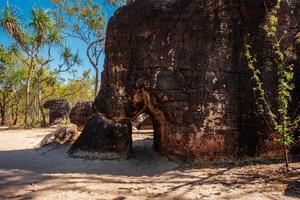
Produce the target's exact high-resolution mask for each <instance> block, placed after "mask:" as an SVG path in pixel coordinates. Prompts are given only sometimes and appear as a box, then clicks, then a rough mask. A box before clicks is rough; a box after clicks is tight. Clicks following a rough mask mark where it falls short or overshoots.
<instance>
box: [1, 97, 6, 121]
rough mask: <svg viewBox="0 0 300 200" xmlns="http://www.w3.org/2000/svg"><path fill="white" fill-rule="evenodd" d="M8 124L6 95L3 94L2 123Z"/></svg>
mask: <svg viewBox="0 0 300 200" xmlns="http://www.w3.org/2000/svg"><path fill="white" fill-rule="evenodd" d="M5 124H6V95H5V94H2V103H1V125H5Z"/></svg>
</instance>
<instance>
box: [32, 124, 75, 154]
mask: <svg viewBox="0 0 300 200" xmlns="http://www.w3.org/2000/svg"><path fill="white" fill-rule="evenodd" d="M78 137H79V133H78V130H77V126H76V125H75V124H69V125H66V126H63V127H59V128H58V129H57V130H56V131H54V132H52V133H50V134H48V135H46V136H45V137H44V139H43V140H42V141H41V142H40V143H39V144H38V145H37V146H35V148H34V149H36V150H39V149H41V148H43V147H45V146H48V145H50V144H67V143H73V142H75V140H77V138H78Z"/></svg>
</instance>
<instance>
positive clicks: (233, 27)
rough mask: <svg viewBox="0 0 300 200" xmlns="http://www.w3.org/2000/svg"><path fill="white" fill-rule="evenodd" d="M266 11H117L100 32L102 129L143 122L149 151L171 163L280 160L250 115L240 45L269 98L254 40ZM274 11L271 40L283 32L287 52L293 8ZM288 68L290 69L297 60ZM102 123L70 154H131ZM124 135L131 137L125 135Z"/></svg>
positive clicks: (156, 3) (295, 25)
mask: <svg viewBox="0 0 300 200" xmlns="http://www.w3.org/2000/svg"><path fill="white" fill-rule="evenodd" d="M272 2H273V1H266V5H265V4H264V1H262V0H261V1H260V0H257V1H253V0H246V1H239V0H229V1H225V0H219V1H215V0H136V1H134V2H133V3H130V4H129V5H128V6H125V7H122V8H120V9H119V10H118V11H117V12H116V14H115V15H114V16H113V17H112V19H111V20H110V22H109V24H108V28H107V39H106V45H105V47H106V49H105V55H106V59H105V67H104V71H103V74H102V82H101V90H100V92H99V94H98V97H97V98H96V100H95V102H94V106H95V107H96V109H97V112H99V113H102V114H103V115H104V116H105V118H107V119H109V120H111V122H110V124H114V123H116V122H118V123H121V124H122V122H120V120H131V121H134V120H135V119H136V118H137V117H138V116H139V115H140V114H141V113H146V114H148V115H150V116H151V118H152V121H153V128H154V148H155V149H156V150H157V151H159V152H160V153H162V154H164V155H167V156H169V157H175V158H179V159H183V160H193V159H224V158H241V157H245V156H274V155H278V153H279V152H278V145H275V143H276V142H275V141H274V138H273V136H272V135H271V134H270V133H269V132H268V131H267V130H268V129H267V128H266V126H265V124H264V123H263V119H262V118H260V117H258V116H257V115H256V114H255V110H256V107H255V101H254V97H253V92H252V86H253V82H252V80H251V77H250V73H249V70H248V69H247V67H246V65H245V60H244V41H245V40H246V39H247V40H248V41H250V42H251V44H252V45H253V49H254V52H255V53H256V55H257V58H258V60H259V66H262V68H261V70H262V74H263V76H264V81H265V83H266V85H267V88H266V89H267V91H268V92H270V94H273V92H274V91H275V79H274V75H275V72H274V69H273V68H272V60H270V55H271V53H272V52H271V51H272V50H271V48H270V43H269V42H268V41H267V39H266V38H265V35H264V33H263V32H262V26H263V25H264V24H265V22H266V19H267V17H266V7H265V6H267V8H268V9H269V10H271V9H272V7H273V6H274V5H272V4H273V3H272ZM282 2H283V3H282V6H283V10H282V12H281V13H280V20H279V23H280V24H281V25H282V26H281V27H282V30H279V32H280V33H282V32H283V30H286V31H287V36H286V39H285V40H286V41H285V45H287V46H294V37H295V34H296V32H297V31H299V22H300V18H299V13H300V11H299V9H300V6H299V4H300V2H299V1H297V0H289V1H287V0H286V1H282ZM289 62H291V63H295V62H298V61H297V55H296V54H295V52H291V56H290V57H289ZM102 121H103V120H99V116H98V115H96V116H95V118H94V119H91V121H90V122H88V124H89V125H88V126H86V127H85V129H84V130H83V133H82V134H81V135H80V137H79V139H78V140H77V141H76V142H75V144H74V145H73V146H72V148H71V149H70V153H71V154H72V153H73V152H81V153H82V152H87V154H91V152H94V154H93V155H99V158H102V157H104V158H107V157H109V156H111V157H110V158H114V157H119V155H129V154H130V153H131V148H130V147H129V146H130V145H131V142H130V138H131V136H130V137H126V136H124V135H123V136H122V137H124V138H127V139H126V141H127V142H125V145H124V143H122V145H120V140H119V139H116V138H118V137H117V135H116V133H115V132H114V131H112V129H111V126H107V125H106V124H105V123H102ZM124 123H125V122H124ZM127 123H128V121H126V123H125V124H126V127H127ZM107 127H109V129H107ZM119 131H120V130H119ZM117 132H118V131H117ZM123 133H124V134H125V135H126V134H128V135H130V134H131V132H130V131H128V130H127V129H125V130H124V132H123ZM118 134H120V133H119V132H118ZM123 142H124V141H123ZM126 144H127V145H129V146H126ZM122 148H123V149H122ZM120 151H121V152H122V153H120ZM113 152H118V154H117V156H115V155H114V154H113ZM97 153H98V154H97ZM110 153H112V154H110ZM81 155H84V153H83V154H81ZM103 155H104V156H103ZM107 155H109V156H107Z"/></svg>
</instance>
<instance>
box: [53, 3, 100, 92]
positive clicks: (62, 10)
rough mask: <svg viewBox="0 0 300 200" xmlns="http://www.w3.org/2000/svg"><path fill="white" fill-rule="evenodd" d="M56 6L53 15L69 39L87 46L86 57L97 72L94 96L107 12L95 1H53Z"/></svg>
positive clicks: (97, 85) (96, 74)
mask: <svg viewBox="0 0 300 200" xmlns="http://www.w3.org/2000/svg"><path fill="white" fill-rule="evenodd" d="M51 1H52V3H53V4H55V5H56V9H55V10H54V11H53V15H54V16H55V18H56V21H57V22H58V23H59V26H60V27H61V29H62V30H64V34H65V35H66V36H68V37H75V38H77V39H80V40H81V41H83V42H84V43H85V44H86V56H87V57H88V61H89V62H90V64H91V65H92V67H93V68H94V70H95V87H94V95H95V96H96V95H97V93H98V88H99V83H100V80H99V74H100V72H99V64H100V56H101V54H102V53H103V48H104V39H105V26H106V24H105V12H104V11H103V8H102V6H101V5H100V4H99V3H98V2H97V1H93V0H74V1H70V0H51Z"/></svg>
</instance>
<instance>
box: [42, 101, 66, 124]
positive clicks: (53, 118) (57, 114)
mask: <svg viewBox="0 0 300 200" xmlns="http://www.w3.org/2000/svg"><path fill="white" fill-rule="evenodd" d="M43 107H44V108H47V109H49V123H50V124H60V123H62V121H63V120H64V119H68V118H69V112H70V106H69V102H68V101H67V100H66V99H53V100H49V101H46V102H45V103H44V105H43Z"/></svg>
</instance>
